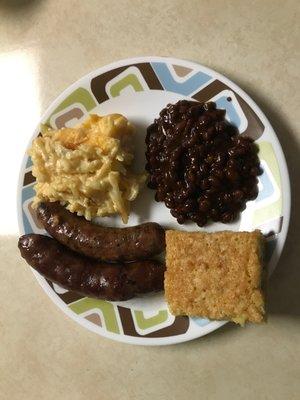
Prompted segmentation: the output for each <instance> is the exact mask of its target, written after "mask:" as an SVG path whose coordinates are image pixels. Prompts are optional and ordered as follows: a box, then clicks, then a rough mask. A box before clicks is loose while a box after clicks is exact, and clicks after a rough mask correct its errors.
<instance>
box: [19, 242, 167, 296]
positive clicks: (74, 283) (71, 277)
mask: <svg viewBox="0 0 300 400" xmlns="http://www.w3.org/2000/svg"><path fill="white" fill-rule="evenodd" d="M18 246H19V249H20V252H21V255H22V257H23V258H24V259H25V260H26V261H27V263H28V264H29V265H31V266H32V267H33V268H34V269H35V270H36V271H38V272H39V273H40V274H42V275H43V276H44V277H46V278H47V279H49V280H51V281H52V282H55V283H57V284H59V285H60V286H62V287H63V288H65V289H67V290H72V291H75V292H78V293H80V294H82V295H84V296H90V297H96V298H99V299H105V300H112V301H117V300H128V299H130V298H132V297H134V296H135V295H137V294H140V293H147V292H152V291H159V290H161V289H162V288H163V279H164V278H163V277H164V269H165V267H164V265H163V264H161V263H159V262H158V261H153V260H148V261H138V262H133V263H129V264H107V263H103V262H99V261H96V260H92V259H90V258H88V257H85V256H82V255H79V254H77V253H75V252H73V251H72V250H70V249H68V248H66V247H65V246H63V245H62V244H60V243H59V242H57V241H56V240H55V239H52V238H49V237H47V236H43V235H37V234H29V235H24V236H21V237H20V239H19V243H18Z"/></svg>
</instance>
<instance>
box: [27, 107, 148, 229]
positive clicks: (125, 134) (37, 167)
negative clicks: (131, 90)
mask: <svg viewBox="0 0 300 400" xmlns="http://www.w3.org/2000/svg"><path fill="white" fill-rule="evenodd" d="M133 134H134V128H133V126H132V125H131V123H130V122H129V121H128V120H127V119H126V118H125V117H124V116H122V115H120V114H110V115H105V116H98V115H90V116H89V117H88V118H87V119H86V120H85V121H84V122H83V123H82V124H80V125H78V126H76V127H74V128H62V129H58V130H53V129H48V130H45V129H43V133H42V134H41V135H40V136H39V137H37V138H36V139H34V140H33V143H32V147H31V149H30V150H29V155H30V156H31V158H32V162H33V169H32V174H33V176H35V177H36V181H37V183H36V185H35V192H36V196H35V199H34V203H33V206H34V207H36V206H37V205H38V204H39V203H40V202H41V201H60V202H61V203H62V204H64V205H66V207H67V209H68V210H69V211H71V212H74V213H77V214H78V215H83V216H84V217H85V218H86V219H87V220H91V219H92V218H93V217H96V216H101V217H103V216H107V215H111V214H115V213H119V214H120V215H121V217H122V220H123V222H124V223H127V221H128V215H129V212H130V202H131V201H132V200H134V199H135V198H136V196H137V195H138V193H139V190H140V188H141V185H142V184H143V183H144V182H145V180H146V174H145V173H141V174H135V173H133V172H132V171H131V170H130V166H131V163H132V160H133V148H132V138H133Z"/></svg>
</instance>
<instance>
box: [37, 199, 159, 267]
mask: <svg viewBox="0 0 300 400" xmlns="http://www.w3.org/2000/svg"><path fill="white" fill-rule="evenodd" d="M37 218H38V220H39V221H40V222H41V223H42V225H43V226H44V228H45V229H46V231H47V232H48V233H49V234H50V235H51V236H53V237H54V238H55V239H57V240H58V241H59V242H60V243H62V244H64V245H66V246H68V247H69V248H70V249H72V250H74V251H77V252H78V253H81V254H83V255H86V256H89V257H92V258H96V259H101V260H106V261H134V260H141V259H146V258H149V257H152V256H153V255H155V254H159V253H161V252H162V251H163V250H164V249H165V231H164V229H163V228H162V227H161V226H160V225H159V224H156V223H154V222H148V223H145V224H141V225H137V226H132V227H129V228H109V227H101V226H99V225H95V224H93V223H91V222H89V221H86V220H85V219H84V218H82V217H78V216H77V215H75V214H72V213H71V212H70V211H68V210H67V209H66V208H65V207H63V206H61V205H60V204H59V203H58V202H54V203H51V202H46V203H40V204H39V206H38V208H37Z"/></svg>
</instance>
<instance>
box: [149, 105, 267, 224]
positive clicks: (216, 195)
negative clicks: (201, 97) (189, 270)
mask: <svg viewBox="0 0 300 400" xmlns="http://www.w3.org/2000/svg"><path fill="white" fill-rule="evenodd" d="M146 145H147V150H146V158H147V164H146V170H147V171H148V172H149V174H150V177H149V182H148V186H149V188H151V189H155V190H156V194H155V199H156V200H157V201H164V202H165V204H166V206H167V207H168V208H169V209H170V211H171V214H172V215H173V216H174V217H175V218H177V221H178V223H180V224H182V223H184V222H185V221H187V220H192V221H194V222H196V223H197V224H198V225H199V226H203V225H205V224H206V223H207V221H208V220H212V221H221V222H223V223H227V222H231V221H233V220H234V219H235V218H236V216H237V215H238V213H239V212H240V211H241V210H243V209H244V207H245V203H246V201H248V200H253V199H255V198H256V196H257V193H258V188H257V176H258V175H259V174H260V173H261V170H260V163H259V158H258V156H257V147H256V145H255V144H254V143H253V140H252V139H250V138H248V137H245V136H242V135H239V134H238V131H237V129H236V128H235V127H234V126H233V125H231V124H230V123H229V122H227V121H226V120H225V110H220V109H217V108H216V105H215V103H213V102H209V103H198V102H195V101H186V100H180V101H178V102H177V103H176V104H169V105H168V106H167V107H166V108H164V109H163V110H162V111H161V112H160V114H159V118H157V119H156V120H155V121H154V123H153V124H152V125H150V126H149V127H148V130H147V136H146Z"/></svg>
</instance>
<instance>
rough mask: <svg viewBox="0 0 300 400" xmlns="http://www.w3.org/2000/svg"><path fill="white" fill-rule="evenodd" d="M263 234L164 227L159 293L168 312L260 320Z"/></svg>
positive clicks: (262, 305)
mask: <svg viewBox="0 0 300 400" xmlns="http://www.w3.org/2000/svg"><path fill="white" fill-rule="evenodd" d="M262 244H263V235H262V234H261V232H260V231H258V230H257V231H254V232H229V231H227V232H216V233H203V232H180V231H167V232H166V273H165V297H166V301H167V303H168V305H169V308H170V311H171V313H172V314H174V315H188V316H197V317H204V318H209V319H215V320H223V319H224V320H225V319H227V320H231V321H234V322H236V323H239V324H241V325H243V324H244V323H245V322H246V321H250V322H261V321H263V320H264V316H265V309H264V294H263V290H262V281H263V276H264V275H265V274H264V272H263V267H262V260H261V258H262V257H261V254H262Z"/></svg>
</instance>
